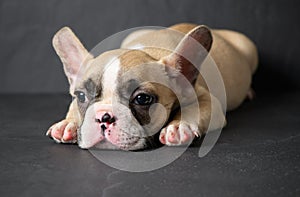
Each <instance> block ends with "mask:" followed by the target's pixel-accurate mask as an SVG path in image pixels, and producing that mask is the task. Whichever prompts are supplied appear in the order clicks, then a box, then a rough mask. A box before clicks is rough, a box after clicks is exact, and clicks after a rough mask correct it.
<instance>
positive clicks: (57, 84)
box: [0, 0, 300, 93]
mask: <svg viewBox="0 0 300 197" xmlns="http://www.w3.org/2000/svg"><path fill="white" fill-rule="evenodd" d="M299 10H300V6H299V1H297V0H276V1H274V0H243V1H241V0H223V1H221V0H210V1H205V0H151V1H150V0H107V1H100V0H92V1H83V0H72V1H67V0H51V1H38V0H26V1H17V0H2V1H1V2H0V63H1V67H0V68H1V70H0V93H20V92H22V93H24V92H25V93H56V92H66V91H67V89H68V84H67V80H66V79H65V77H64V74H63V70H62V66H61V64H60V61H59V59H58V57H57V56H56V54H55V52H54V50H53V49H52V46H51V39H52V36H53V35H54V33H55V32H56V31H57V30H59V29H60V28H61V27H62V26H66V25H67V26H70V27H72V29H73V30H74V31H75V32H76V33H77V35H78V36H79V38H80V39H81V41H82V42H83V43H84V44H85V46H86V47H87V49H92V48H93V47H94V46H95V45H96V44H97V43H98V42H100V41H101V40H103V39H104V38H106V37H107V36H109V35H112V34H114V33H116V32H119V31H121V30H125V29H128V28H132V27H136V26H144V25H147V26H148V25H153V26H169V25H172V24H174V23H179V22H193V23H198V24H206V25H208V26H210V27H213V28H228V29H232V30H237V31H240V32H243V33H245V34H247V35H248V36H249V37H250V38H251V39H253V40H254V42H255V43H256V44H257V46H258V49H259V55H260V67H259V70H258V72H257V75H256V76H255V78H254V86H255V88H256V89H258V90H266V89H277V88H279V87H280V88H282V87H285V86H288V87H289V88H295V87H297V88H299V86H300V79H299V77H298V75H299V74H300V72H299V71H300V66H299V61H300V54H299V51H300V50H299V43H300V39H299V36H300V26H299V18H300V17H299V16H300V14H299Z"/></svg>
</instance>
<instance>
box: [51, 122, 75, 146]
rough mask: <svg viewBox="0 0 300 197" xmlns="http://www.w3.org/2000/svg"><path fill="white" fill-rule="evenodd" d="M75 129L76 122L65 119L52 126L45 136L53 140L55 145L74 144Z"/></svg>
mask: <svg viewBox="0 0 300 197" xmlns="http://www.w3.org/2000/svg"><path fill="white" fill-rule="evenodd" d="M77 129H78V126H77V123H76V122H73V121H69V120H66V119H65V120H62V121H60V122H58V123H56V124H54V125H52V126H51V127H50V128H49V130H48V131H47V133H46V135H47V136H49V137H51V138H53V140H54V141H55V142H57V143H76V142H77Z"/></svg>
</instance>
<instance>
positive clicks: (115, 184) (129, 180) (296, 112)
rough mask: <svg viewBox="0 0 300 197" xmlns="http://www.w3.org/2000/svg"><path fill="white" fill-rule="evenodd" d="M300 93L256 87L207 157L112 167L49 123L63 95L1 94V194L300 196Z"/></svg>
mask: <svg viewBox="0 0 300 197" xmlns="http://www.w3.org/2000/svg"><path fill="white" fill-rule="evenodd" d="M299 100H300V92H295V91H294V92H282V91H280V92H276V93H263V94H261V93H259V94H258V96H257V98H256V99H255V100H254V101H252V102H246V103H245V104H244V105H243V106H241V107H240V108H239V109H238V110H236V111H233V112H230V113H229V114H228V116H227V117H228V126H227V127H226V128H225V129H224V130H223V132H222V134H221V136H220V138H219V140H218V143H217V144H216V145H215V147H214V148H213V149H212V151H211V152H210V153H209V154H208V155H207V156H205V157H204V158H199V157H198V148H196V147H192V148H189V149H188V150H187V151H186V152H185V153H184V154H183V155H182V156H181V157H180V158H179V159H177V160H176V161H175V162H173V163H171V164H170V165H168V166H166V167H164V168H161V169H159V170H155V171H150V172H145V173H129V172H124V171H119V170H116V169H113V168H111V167H109V166H106V165H105V164H103V163H101V162H100V161H98V160H97V159H96V158H94V157H93V156H92V155H91V154H90V152H89V151H86V150H81V149H79V148H78V147H77V146H76V145H61V144H56V143H54V142H53V141H51V140H50V139H49V138H48V137H46V136H45V132H46V130H47V128H48V127H49V126H50V125H51V124H52V123H53V122H54V121H58V120H60V119H61V118H63V116H64V113H65V112H66V110H67V106H68V102H69V101H70V98H69V97H67V96H64V95H17V94H16V95H1V96H0V149H1V151H0V196H173V197H176V196H300V187H299V182H300V177H299V176H300V169H299V168H300V165H299V162H300V151H299V147H300V137H299V131H300V103H299Z"/></svg>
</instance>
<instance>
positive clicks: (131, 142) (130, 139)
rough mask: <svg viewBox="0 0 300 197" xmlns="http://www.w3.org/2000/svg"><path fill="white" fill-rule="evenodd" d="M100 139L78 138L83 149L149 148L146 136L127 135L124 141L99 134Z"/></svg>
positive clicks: (127, 149) (128, 149) (129, 149)
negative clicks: (112, 139)
mask: <svg viewBox="0 0 300 197" xmlns="http://www.w3.org/2000/svg"><path fill="white" fill-rule="evenodd" d="M97 137H98V138H99V139H95V138H94V139H93V140H92V141H85V140H78V146H79V147H80V148H82V149H110V150H126V151H131V150H141V149H145V148H148V146H147V144H149V143H147V141H149V140H147V139H146V138H144V137H138V136H127V137H126V138H125V139H124V141H122V140H119V141H117V142H115V141H111V140H109V138H107V137H105V136H101V137H100V136H97Z"/></svg>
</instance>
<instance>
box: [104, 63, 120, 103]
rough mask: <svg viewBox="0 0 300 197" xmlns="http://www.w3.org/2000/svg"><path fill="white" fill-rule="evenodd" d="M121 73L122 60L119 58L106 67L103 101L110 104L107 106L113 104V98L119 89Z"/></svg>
mask: <svg viewBox="0 0 300 197" xmlns="http://www.w3.org/2000/svg"><path fill="white" fill-rule="evenodd" d="M119 71H120V60H119V59H118V58H113V59H112V60H111V61H110V62H109V63H107V64H106V65H105V68H104V73H103V79H102V87H103V90H102V91H103V92H102V94H103V99H104V101H106V102H108V103H107V104H111V103H112V100H111V99H112V97H113V94H114V92H115V91H116V87H117V80H118V73H119Z"/></svg>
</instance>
